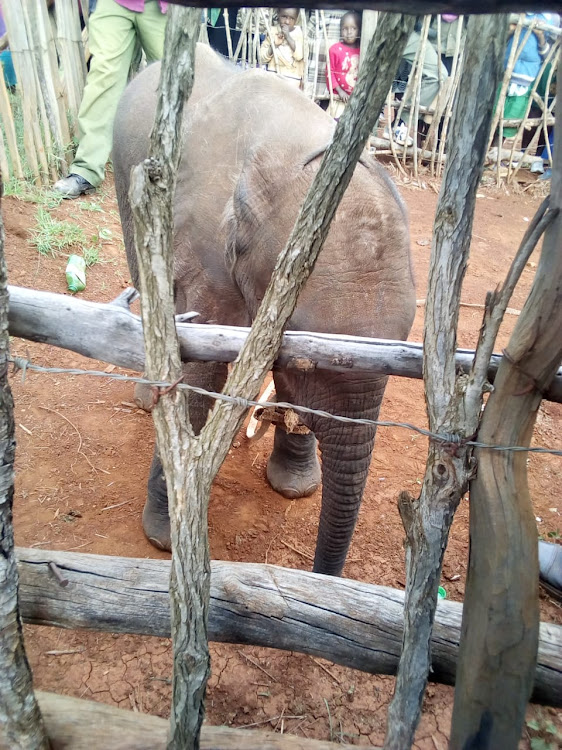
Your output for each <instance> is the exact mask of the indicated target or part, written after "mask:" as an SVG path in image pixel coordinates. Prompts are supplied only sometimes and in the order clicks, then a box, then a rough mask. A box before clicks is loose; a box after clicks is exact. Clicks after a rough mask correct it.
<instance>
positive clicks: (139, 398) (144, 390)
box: [134, 383, 154, 412]
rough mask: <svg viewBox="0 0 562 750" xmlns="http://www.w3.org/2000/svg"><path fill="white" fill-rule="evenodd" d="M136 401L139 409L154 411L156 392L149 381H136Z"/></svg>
mask: <svg viewBox="0 0 562 750" xmlns="http://www.w3.org/2000/svg"><path fill="white" fill-rule="evenodd" d="M134 402H135V404H136V405H137V406H138V407H139V409H144V411H148V412H150V411H152V408H153V406H154V392H153V390H152V386H150V385H148V384H147V383H135V391H134Z"/></svg>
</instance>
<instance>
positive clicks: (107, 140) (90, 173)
mask: <svg viewBox="0 0 562 750" xmlns="http://www.w3.org/2000/svg"><path fill="white" fill-rule="evenodd" d="M165 30H166V16H165V15H164V14H163V13H162V11H161V10H160V4H159V2H158V0H146V1H145V6H144V11H142V12H141V13H136V12H135V11H132V10H128V9H127V8H124V7H123V6H122V5H119V4H118V3H117V2H115V0H98V3H97V6H96V9H95V11H94V13H93V14H92V16H91V18H90V23H89V40H90V50H91V53H92V59H91V62H90V71H89V73H88V78H87V79H86V86H85V88H84V96H83V98H82V103H81V105H80V111H79V113H78V130H79V133H80V136H79V144H78V150H77V152H76V157H75V159H74V162H73V163H72V166H71V167H70V172H71V173H75V174H79V175H81V176H82V177H84V178H85V179H86V180H88V182H90V183H91V184H92V185H94V187H97V186H98V185H99V184H100V183H101V182H102V181H103V178H104V174H105V164H106V162H107V160H108V158H109V154H110V152H111V146H112V143H113V121H114V119H115V113H116V111H117V104H118V102H119V99H120V98H121V94H122V93H123V91H124V89H125V86H126V85H127V77H128V75H129V69H130V66H131V61H132V59H133V53H134V51H135V44H136V43H137V42H139V43H140V45H141V46H142V48H143V49H144V52H145V54H146V58H147V61H148V62H149V63H151V62H154V61H155V60H160V59H161V58H162V55H163V51H164V35H165Z"/></svg>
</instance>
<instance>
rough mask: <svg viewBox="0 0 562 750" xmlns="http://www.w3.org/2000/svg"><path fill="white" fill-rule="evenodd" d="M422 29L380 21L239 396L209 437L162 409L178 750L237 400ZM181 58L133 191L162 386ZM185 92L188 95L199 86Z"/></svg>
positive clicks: (239, 414) (268, 350)
mask: <svg viewBox="0 0 562 750" xmlns="http://www.w3.org/2000/svg"><path fill="white" fill-rule="evenodd" d="M192 16H193V18H194V19H195V18H197V17H198V14H197V13H195V12H193V13H192ZM171 18H172V19H173V20H174V22H173V23H168V32H170V30H171V29H173V28H174V26H176V25H177V21H176V20H175V19H179V16H178V15H177V14H172V16H171ZM413 23H414V19H408V20H406V19H404V17H402V16H400V15H392V14H388V15H387V16H385V18H383V19H381V22H380V24H379V28H378V30H377V34H376V35H375V37H374V39H373V41H372V43H371V44H370V45H369V47H368V50H367V55H366V58H365V63H364V65H363V68H362V71H361V72H360V75H359V79H358V81H357V86H356V88H355V90H354V92H353V96H352V97H351V100H350V103H349V106H348V107H347V108H346V110H345V112H344V114H343V116H342V118H341V119H340V121H339V123H338V126H337V129H336V132H335V135H334V139H333V141H332V143H331V144H330V145H329V147H328V148H327V150H326V152H325V155H324V157H323V159H322V163H321V166H320V169H319V170H318V172H317V174H316V175H315V178H314V180H313V183H312V185H311V188H310V190H309V192H308V194H307V196H306V198H305V201H304V204H303V206H302V207H301V210H300V212H299V216H298V218H297V222H296V224H295V227H294V229H293V232H292V234H291V237H290V238H289V241H288V243H287V246H286V247H285V249H284V250H283V252H282V253H281V254H280V255H279V258H278V261H277V264H276V266H275V270H274V272H273V275H272V278H271V281H270V284H269V286H268V288H267V290H266V292H265V295H264V298H263V301H262V304H261V305H260V308H259V310H258V312H257V315H256V318H255V320H254V325H253V326H252V330H251V332H250V335H249V336H248V338H247V340H246V343H245V345H244V347H243V349H242V351H241V352H240V356H239V358H238V360H237V362H236V363H235V365H234V367H233V368H232V372H231V374H230V377H229V379H228V382H227V383H226V386H225V389H224V390H225V392H226V393H228V394H229V395H230V396H233V397H234V398H235V400H233V401H232V402H218V403H217V404H216V405H215V408H214V410H213V412H212V413H211V415H210V417H209V420H208V422H207V424H206V425H205V427H204V428H203V430H202V431H201V433H200V435H199V436H198V437H195V436H194V435H193V432H192V431H191V428H190V427H189V426H188V421H187V420H188V413H187V401H186V399H185V393H184V392H182V391H178V390H177V389H176V390H172V391H171V392H170V393H168V395H167V396H166V397H165V398H161V399H160V400H159V402H158V403H157V405H156V407H155V409H154V416H155V424H156V430H157V436H158V448H159V452H160V456H161V458H162V464H163V466H164V472H165V475H166V482H167V486H168V494H169V498H168V501H169V507H170V521H171V537H172V582H171V590H170V594H171V610H172V632H173V635H174V639H173V640H174V679H173V688H174V699H173V706H172V718H171V726H172V739H171V742H170V747H178V748H179V747H181V748H182V750H183V748H186V749H187V750H190V749H191V748H197V747H199V731H200V727H201V723H202V720H203V696H204V690H205V684H206V680H207V675H208V648H207V643H206V625H207V612H208V600H209V550H208V539H207V508H208V502H209V490H210V485H211V482H212V480H213V478H214V477H215V475H216V473H217V471H218V470H219V468H220V466H221V464H222V462H223V461H224V459H225V457H226V455H227V453H228V450H229V447H230V444H231V441H232V439H233V438H234V435H235V434H236V432H237V431H238V429H239V428H240V425H241V423H242V421H243V419H244V415H245V411H246V407H245V405H244V404H243V403H242V402H240V401H236V399H248V398H252V397H255V395H256V394H257V392H258V390H259V387H260V385H261V383H262V381H263V379H264V377H265V375H266V373H267V372H268V370H269V369H270V368H271V366H272V364H273V362H274V360H275V357H276V355H277V351H278V349H279V347H280V345H281V341H282V336H283V331H284V329H285V326H286V325H287V323H288V321H289V319H290V317H291V315H292V313H293V311H294V309H295V307H296V303H297V299H298V295H299V292H300V290H301V289H302V287H303V285H304V283H305V282H306V280H307V278H308V276H309V275H310V273H311V272H312V269H313V268H314V263H315V261H316V258H317V256H318V253H319V252H320V249H321V248H322V244H323V242H324V239H325V237H326V235H327V233H328V230H329V227H330V222H331V220H332V218H333V216H334V214H335V212H336V209H337V207H338V205H339V202H340V200H341V198H342V196H343V193H344V191H345V189H346V188H347V186H348V184H349V181H350V180H351V176H352V174H353V171H354V169H355V165H356V164H357V161H358V159H359V157H360V155H361V152H362V151H363V148H364V146H365V143H366V141H367V138H368V136H369V133H370V131H371V129H372V127H373V124H374V122H375V120H376V118H377V117H378V114H379V112H380V109H381V107H382V104H383V102H384V99H385V96H386V92H387V91H388V89H389V88H390V84H391V81H392V78H393V76H394V73H395V68H396V59H397V58H398V57H400V55H401V54H402V50H403V48H404V46H405V43H406V39H407V37H408V35H409V33H410V31H411V29H412V28H413ZM379 32H380V33H379ZM178 36H179V34H178ZM173 47H174V44H173V43H172V41H167V44H166V48H167V50H166V51H167V53H168V51H169V50H172V49H173ZM180 54H181V53H178V51H176V58H175V59H174V61H173V70H172V69H171V68H172V64H171V56H170V55H169V54H166V55H165V57H164V61H163V65H162V76H161V83H160V97H159V102H158V108H157V113H156V124H155V128H154V131H153V136H152V143H151V149H150V156H149V159H147V160H146V161H145V162H144V163H143V164H142V165H140V166H139V167H137V168H136V169H135V171H134V173H133V180H132V183H131V191H130V198H131V207H132V209H133V213H134V217H135V225H136V226H135V238H136V243H137V255H138V261H139V275H140V278H141V288H142V294H141V309H142V315H143V321H144V322H145V325H144V328H145V346H146V362H147V368H146V369H147V373H148V375H149V376H150V377H151V378H152V379H155V380H165V379H170V380H172V381H173V380H174V378H178V377H179V376H180V375H181V371H180V356H179V348H178V345H177V338H176V331H175V325H174V306H173V296H172V196H173V192H174V187H175V176H176V171H177V163H178V160H179V149H180V140H179V131H180V125H179V123H180V122H181V111H182V107H183V98H184V96H187V95H188V92H185V93H184V92H183V91H182V88H181V87H182V85H183V84H182V79H183V77H184V75H186V74H185V73H184V72H183V71H184V70H185V69H186V68H184V65H183V63H185V62H186V58H184V57H182V58H181V61H180ZM187 62H188V63H189V60H187ZM186 67H188V66H186ZM375 71H376V75H375ZM186 88H187V89H188V91H189V90H190V89H191V86H190V85H187V86H186ZM168 89H170V91H171V92H173V97H172V96H171V94H170V93H169V92H168ZM164 110H165V112H166V117H164V116H163V114H162V113H163V111H164ZM167 119H169V123H168V122H167ZM162 136H163V137H162ZM158 137H161V142H160V143H159V142H158ZM150 193H152V194H153V196H154V200H153V202H151V201H150V198H149V195H150ZM149 322H150V326H149ZM149 327H152V328H153V331H152V332H151V331H150V330H149ZM186 467H187V468H186ZM186 558H187V559H186Z"/></svg>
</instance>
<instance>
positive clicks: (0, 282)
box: [0, 187, 49, 750]
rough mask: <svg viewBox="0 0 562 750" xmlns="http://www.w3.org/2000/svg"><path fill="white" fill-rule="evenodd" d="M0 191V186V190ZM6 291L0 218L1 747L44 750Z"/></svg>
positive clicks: (45, 747)
mask: <svg viewBox="0 0 562 750" xmlns="http://www.w3.org/2000/svg"><path fill="white" fill-rule="evenodd" d="M0 189H1V187H0ZM8 354H9V337H8V290H7V271H6V262H5V260H4V224H3V222H2V218H1V216H0V747H2V748H9V749H10V750H48V749H49V742H48V740H47V737H46V735H45V730H44V727H43V721H42V719H41V714H40V712H39V707H38V705H37V701H36V700H35V695H34V693H33V686H32V683H31V670H30V668H29V664H28V661H27V657H26V655H25V649H24V646H23V637H22V627H21V619H20V616H19V611H18V571H17V567H16V559H15V555H14V531H13V527H12V503H13V498H14V453H15V447H16V441H15V437H14V402H13V399H12V392H11V390H10V386H9V385H8Z"/></svg>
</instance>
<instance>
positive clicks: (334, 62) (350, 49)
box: [326, 10, 361, 120]
mask: <svg viewBox="0 0 562 750" xmlns="http://www.w3.org/2000/svg"><path fill="white" fill-rule="evenodd" d="M340 39H341V41H339V42H336V44H333V45H332V46H331V47H330V52H329V60H330V64H329V66H328V65H327V66H326V83H327V85H328V90H329V91H330V92H332V93H333V102H332V104H331V106H330V110H329V111H330V114H331V115H332V117H334V118H335V119H336V120H337V119H338V118H339V117H341V114H342V112H343V110H344V109H345V105H346V103H347V101H348V99H349V97H350V94H351V92H352V91H353V89H354V87H355V84H356V83H357V73H358V71H359V52H360V49H359V44H360V41H361V16H360V15H359V13H357V11H354V10H350V11H349V12H348V13H345V14H344V15H343V16H342V18H341V21H340Z"/></svg>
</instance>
